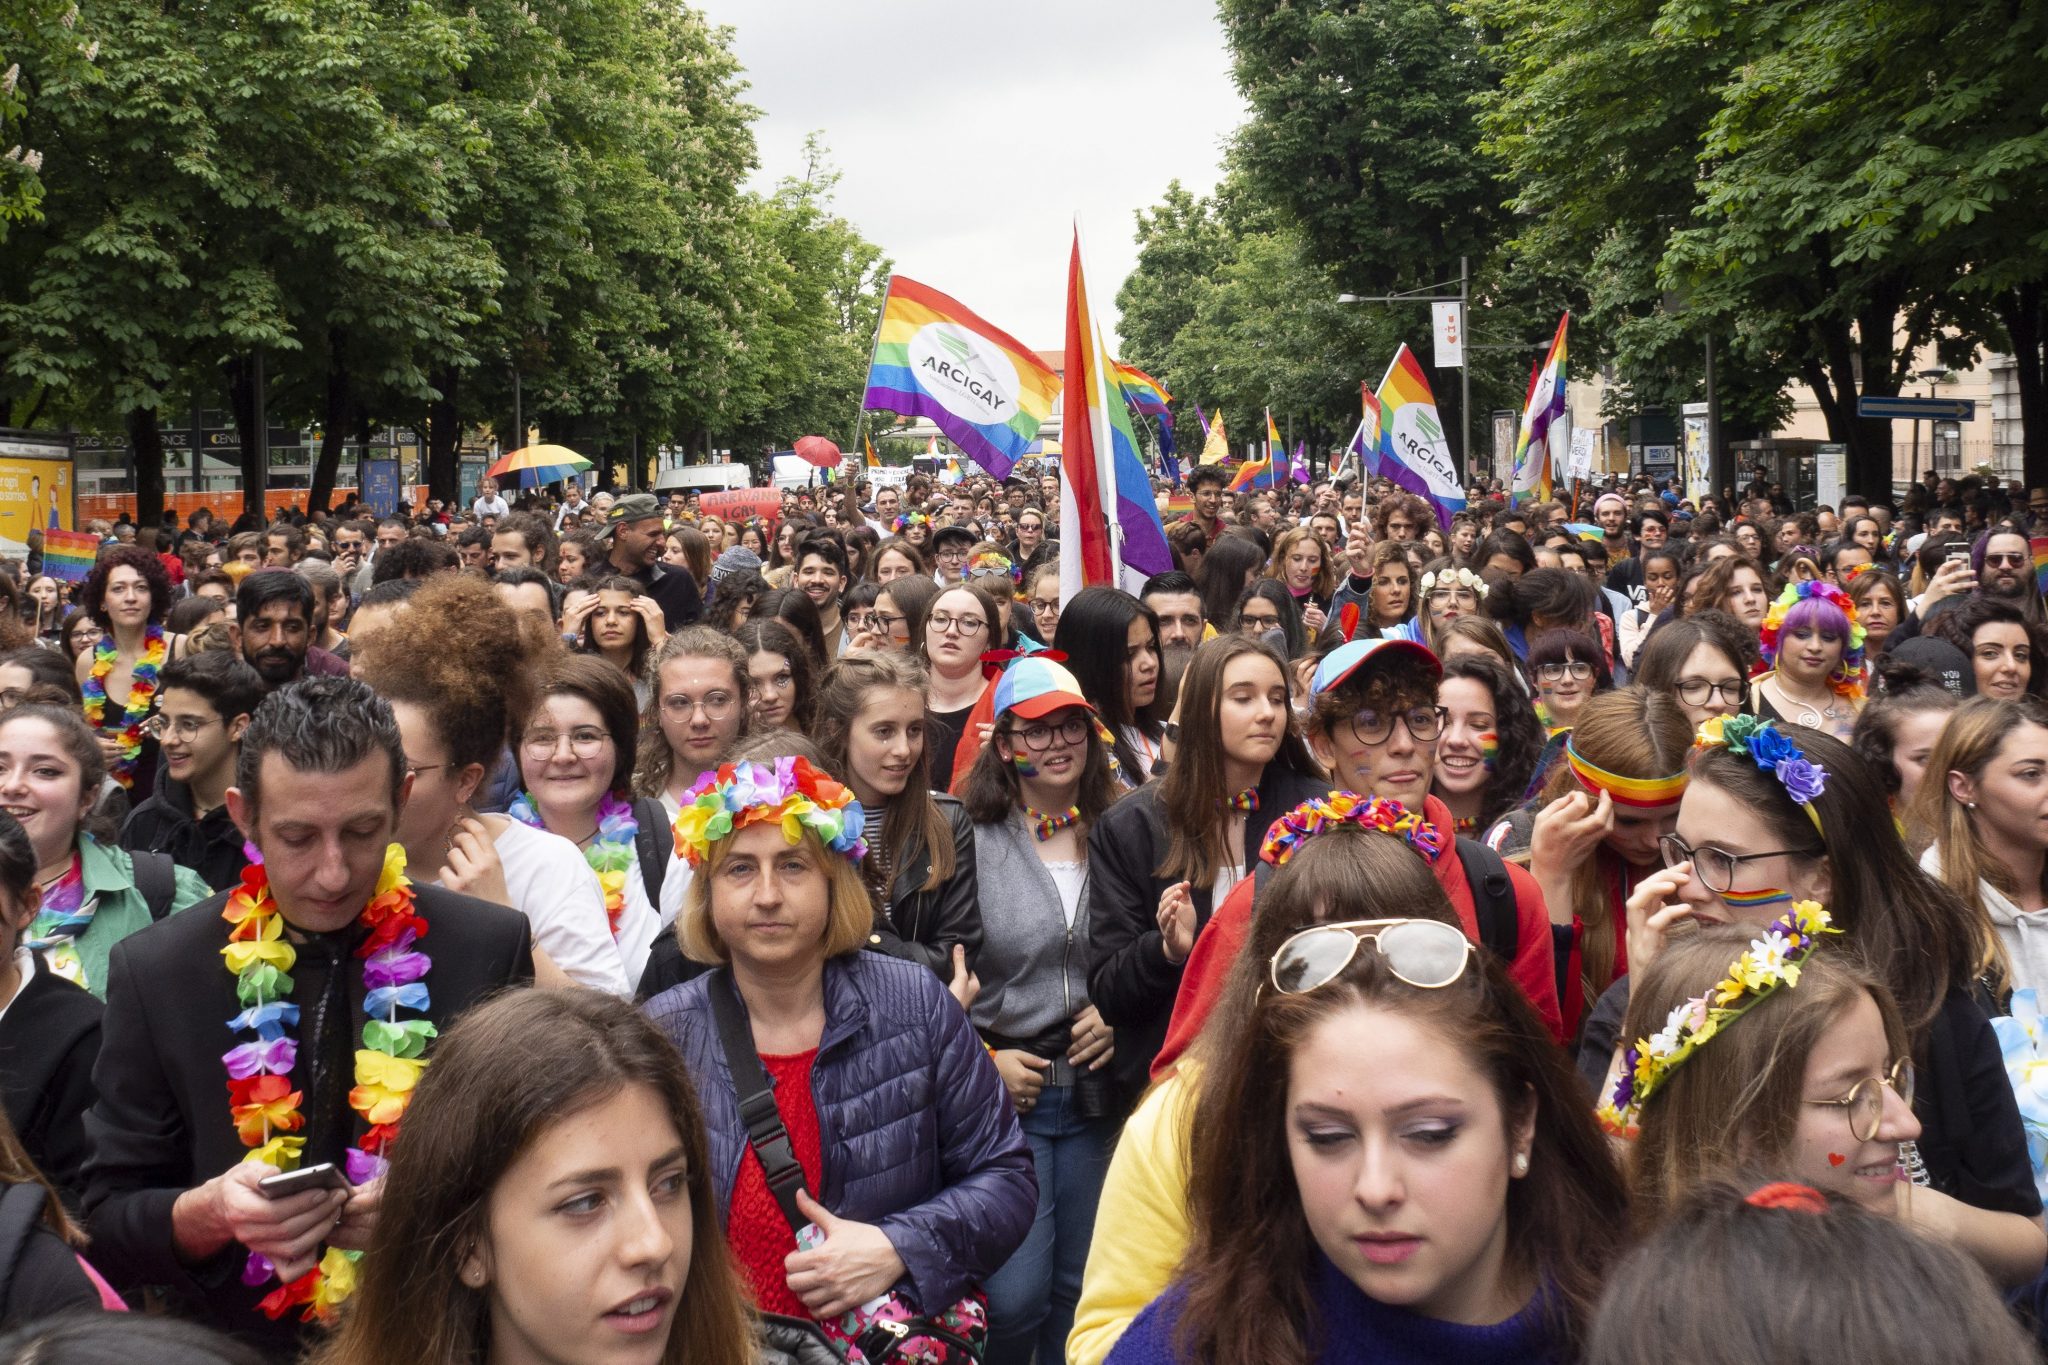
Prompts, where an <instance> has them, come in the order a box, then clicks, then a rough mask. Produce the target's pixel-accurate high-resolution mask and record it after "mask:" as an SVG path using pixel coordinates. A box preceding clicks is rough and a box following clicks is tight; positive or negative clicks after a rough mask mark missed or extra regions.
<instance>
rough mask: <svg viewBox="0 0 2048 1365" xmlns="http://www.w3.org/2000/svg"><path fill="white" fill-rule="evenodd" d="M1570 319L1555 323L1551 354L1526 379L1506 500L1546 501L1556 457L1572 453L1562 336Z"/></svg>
mask: <svg viewBox="0 0 2048 1365" xmlns="http://www.w3.org/2000/svg"><path fill="white" fill-rule="evenodd" d="M1571 321H1572V315H1571V314H1570V313H1566V314H1565V315H1564V316H1563V317H1561V318H1559V319H1558V320H1557V335H1556V336H1554V337H1552V338H1551V339H1550V351H1549V353H1548V354H1547V355H1545V356H1544V357H1543V367H1542V368H1541V369H1539V370H1538V371H1536V373H1535V374H1533V375H1531V376H1530V377H1529V398H1528V401H1527V402H1526V403H1524V404H1523V405H1522V425H1521V430H1520V432H1519V433H1518V434H1517V435H1516V437H1515V472H1514V476H1513V478H1511V479H1510V480H1509V482H1508V499H1509V501H1511V502H1522V501H1524V500H1526V499H1527V498H1529V497H1530V496H1532V495H1533V496H1535V497H1536V498H1539V499H1543V500H1546V501H1547V500H1548V499H1549V497H1550V492H1551V485H1552V480H1551V469H1552V467H1553V466H1555V465H1556V463H1557V457H1558V455H1559V454H1560V453H1561V452H1563V451H1568V450H1570V449H1571V443H1572V414H1571V409H1570V408H1569V407H1567V406H1566V405H1565V391H1564V384H1565V332H1566V330H1567V329H1568V328H1569V327H1570V326H1571Z"/></svg>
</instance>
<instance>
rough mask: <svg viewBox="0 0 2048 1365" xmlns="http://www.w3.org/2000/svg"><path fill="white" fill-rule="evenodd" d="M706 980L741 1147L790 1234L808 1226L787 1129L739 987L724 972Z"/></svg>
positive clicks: (799, 1173)
mask: <svg viewBox="0 0 2048 1365" xmlns="http://www.w3.org/2000/svg"><path fill="white" fill-rule="evenodd" d="M711 975H712V979H711V980H710V981H708V982H706V983H705V985H706V987H707V988H708V994H709V995H710V997H711V1018H712V1021H713V1022H714V1023H716V1024H717V1025H718V1045H719V1046H720V1047H721V1048H723V1049H724V1051H725V1065H726V1069H727V1070H728V1071H730V1072H731V1073H732V1089H733V1097H734V1098H735V1099H737V1100H738V1101H739V1107H740V1122H741V1123H743V1124H745V1125H746V1129H747V1144H748V1145H749V1146H751V1147H752V1148H753V1149H754V1155H755V1156H757V1157H759V1158H760V1160H761V1171H762V1173H763V1174H764V1175H766V1176H767V1177H768V1189H769V1191H770V1192H771V1193H773V1194H774V1196H775V1202H776V1203H778V1204H780V1205H781V1206H782V1216H783V1217H784V1218H787V1219H788V1220H789V1230H790V1231H791V1232H795V1231H797V1230H799V1229H800V1228H802V1227H803V1226H804V1225H805V1224H806V1223H808V1222H810V1221H811V1220H810V1219H808V1218H806V1217H804V1214H803V1210H801V1209H799V1208H798V1207H797V1206H796V1192H797V1191H798V1190H800V1189H802V1188H803V1187H804V1168H803V1167H802V1166H801V1165H799V1164H798V1162H797V1159H796V1149H795V1148H794V1147H793V1146H791V1145H790V1141H789V1129H787V1128H785V1127H783V1126H782V1115H781V1113H780V1112H779V1111H777V1109H776V1108H775V1084H774V1082H773V1081H771V1080H769V1079H768V1071H767V1069H766V1068H765V1067H763V1066H762V1065H761V1054H760V1052H759V1051H758V1050H757V1049H756V1048H755V1047H754V1031H753V1029H752V1028H750V1027H749V1026H748V1024H747V1015H746V1011H745V1010H743V1009H742V1008H741V1007H740V995H739V986H738V985H737V984H736V983H735V982H734V981H733V977H732V972H731V970H730V969H727V968H720V969H719V970H718V971H716V972H713V973H712V974H711Z"/></svg>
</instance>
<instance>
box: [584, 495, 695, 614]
mask: <svg viewBox="0 0 2048 1365" xmlns="http://www.w3.org/2000/svg"><path fill="white" fill-rule="evenodd" d="M667 530H668V528H667V527H666V525H664V523H663V521H662V512H661V503H660V502H658V501H656V499H655V497H654V495H653V494H652V493H628V494H626V495H625V496H624V497H622V498H620V499H618V500H617V501H616V502H614V503H612V505H611V506H610V507H609V508H608V509H607V510H606V511H605V514H604V525H603V526H601V527H599V528H598V532H597V538H598V540H599V541H600V542H602V543H603V544H605V545H607V546H608V547H609V548H610V553H609V554H608V555H607V556H606V561H607V562H608V563H609V564H610V565H611V567H612V570H613V571H614V572H615V573H620V574H623V575H625V576H626V577H627V578H634V579H638V580H639V581H640V582H641V583H643V584H645V585H646V590H647V595H648V596H649V597H652V598H653V599H654V600H655V601H656V602H658V603H659V604H660V605H661V614H662V617H663V619H664V623H665V626H666V628H667V630H668V631H669V632H670V633H671V634H673V633H674V632H676V631H678V630H681V629H682V628H683V627H684V626H687V625H693V624H695V622H696V620H697V618H698V617H700V616H702V615H703V614H704V599H703V597H702V596H701V595H700V594H699V593H698V591H697V580H696V579H694V578H692V577H690V574H689V571H688V570H687V569H676V568H671V567H670V566H668V565H666V564H663V563H661V550H662V543H663V541H664V540H665V539H666V536H667Z"/></svg>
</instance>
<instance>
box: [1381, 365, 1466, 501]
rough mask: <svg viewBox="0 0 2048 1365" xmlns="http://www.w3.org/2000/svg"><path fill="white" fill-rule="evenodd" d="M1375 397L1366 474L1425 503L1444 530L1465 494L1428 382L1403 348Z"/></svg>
mask: <svg viewBox="0 0 2048 1365" xmlns="http://www.w3.org/2000/svg"><path fill="white" fill-rule="evenodd" d="M1377 396H1378V398H1379V405H1380V412H1381V414H1382V416H1383V419H1384V421H1383V424H1382V425H1381V427H1380V439H1379V444H1378V447H1377V449H1374V448H1372V447H1367V448H1366V449H1365V458H1366V471H1367V473H1368V474H1369V475H1373V476H1379V475H1385V476H1386V477H1387V478H1389V479H1392V480H1393V481H1394V483H1395V484H1396V485H1398V486H1399V487H1402V488H1405V489H1407V490H1408V491H1409V492H1411V493H1414V494H1415V495H1417V496H1418V497H1422V498H1426V499H1427V500H1428V501H1429V505H1430V506H1431V507H1433V508H1435V509H1436V520H1437V524H1438V525H1439V526H1441V527H1442V528H1443V529H1444V530H1449V529H1450V526H1451V514H1452V513H1454V512H1458V511H1461V510H1463V508H1464V506H1465V489H1464V487H1463V485H1462V484H1460V483H1459V481H1458V466H1457V465H1456V464H1455V463H1454V462H1453V461H1452V459H1451V447H1450V442H1448V441H1447V440H1445V439H1444V424H1443V419H1442V418H1441V417H1438V416H1437V412H1436V395H1435V394H1434V393H1431V392H1430V388H1429V376H1428V375H1425V374H1424V373H1423V372H1422V363H1421V362H1420V361H1418V360H1417V359H1416V358H1415V353H1414V352H1413V351H1410V350H1409V349H1408V344H1407V343H1406V342H1403V343H1401V349H1400V350H1398V351H1396V352H1394V360H1393V363H1392V364H1390V365H1388V366H1387V375H1386V378H1384V379H1382V380H1381V381H1380V387H1379V392H1378V395H1377Z"/></svg>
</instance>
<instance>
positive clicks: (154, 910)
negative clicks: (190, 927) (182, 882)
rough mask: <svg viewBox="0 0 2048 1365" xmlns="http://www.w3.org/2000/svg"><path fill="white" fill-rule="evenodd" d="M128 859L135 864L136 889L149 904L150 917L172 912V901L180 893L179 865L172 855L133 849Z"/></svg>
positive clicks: (158, 916) (156, 918) (133, 874)
mask: <svg viewBox="0 0 2048 1365" xmlns="http://www.w3.org/2000/svg"><path fill="white" fill-rule="evenodd" d="M128 859H129V861H130V863H132V864H133V871H132V874H131V875H132V876H133V877H134V879H135V889H136V890H137V891H138V892H140V893H141V895H142V899H143V902H144V903H145V904H147V905H148V906H149V917H150V919H152V920H160V919H162V918H163V917H164V916H165V915H168V914H170V913H171V902H172V901H173V900H174V899H176V898H177V895H178V865H177V863H175V862H173V861H172V859H171V855H170V854H168V853H150V852H147V851H131V852H130V853H129V854H128Z"/></svg>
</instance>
